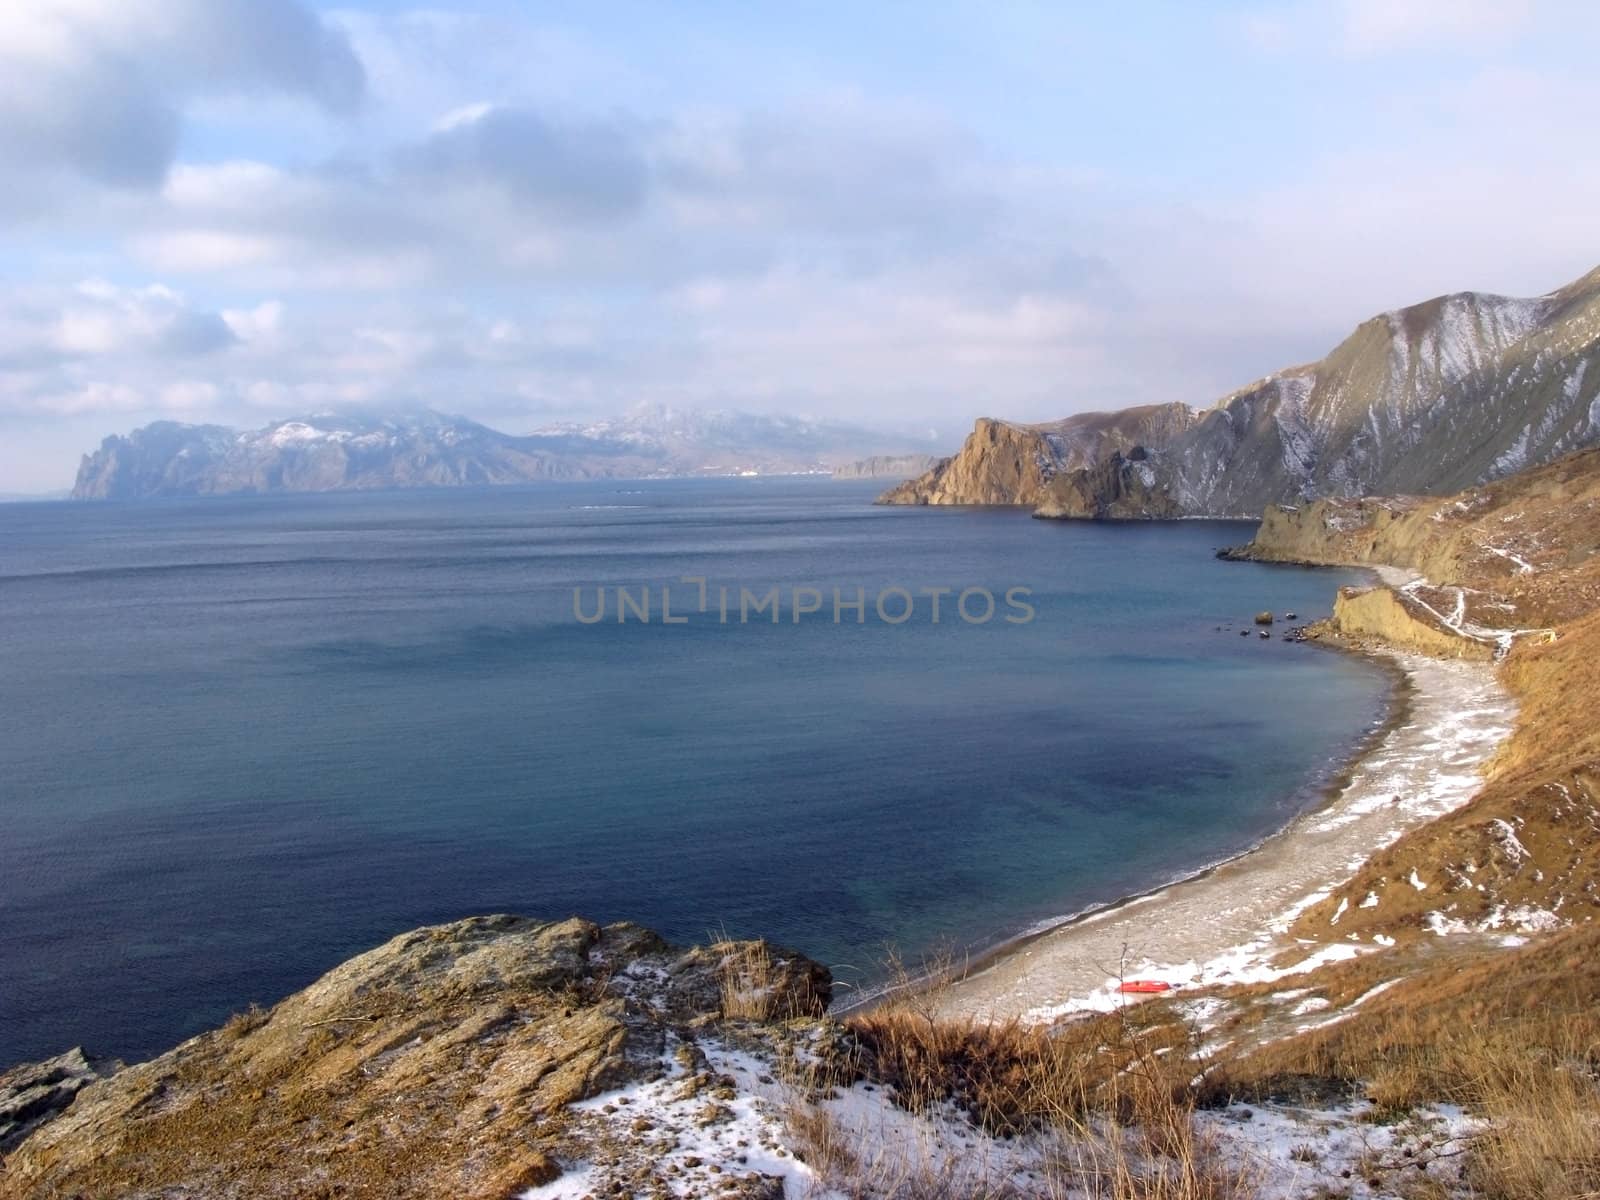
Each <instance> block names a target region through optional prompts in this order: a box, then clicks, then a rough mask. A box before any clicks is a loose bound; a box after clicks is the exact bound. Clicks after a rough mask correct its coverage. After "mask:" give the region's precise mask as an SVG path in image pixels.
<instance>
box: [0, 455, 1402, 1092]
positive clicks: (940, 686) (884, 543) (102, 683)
mask: <svg viewBox="0 0 1600 1200" xmlns="http://www.w3.org/2000/svg"><path fill="white" fill-rule="evenodd" d="M873 491H874V488H873V485H871V484H855V483H839V482H834V481H831V480H822V479H815V480H813V479H784V480H774V479H751V480H705V481H659V482H640V483H616V482H605V483H586V484H575V485H549V486H543V487H528V488H515V489H485V490H463V491H432V492H397V493H383V494H352V495H330V496H309V497H253V498H242V499H210V500H186V501H171V502H166V501H163V502H152V503H145V504H138V505H119V504H88V505H86V504H78V505H75V504H68V503H56V504H33V505H5V506H0V1064H4V1063H6V1062H10V1061H13V1060H18V1059H27V1058H30V1057H39V1056H42V1055H45V1054H49V1053H54V1052H57V1051H59V1050H61V1049H64V1048H66V1047H68V1046H71V1045H74V1044H79V1043H81V1044H83V1045H85V1046H86V1047H88V1048H89V1049H90V1050H91V1051H95V1052H99V1053H107V1054H115V1055H120V1056H124V1057H127V1058H130V1059H131V1058H136V1057H141V1056H147V1055H150V1054H153V1053H156V1052H159V1051H161V1050H163V1049H165V1048H166V1047H168V1046H170V1045H171V1044H173V1043H174V1042H175V1041H177V1040H178V1039H180V1038H182V1037H184V1036H187V1035H189V1034H192V1033H195V1032H197V1031H199V1030H201V1029H204V1028H206V1027H208V1026H210V1025H213V1024H215V1023H217V1022H218V1021H220V1020H222V1019H224V1018H225V1017H226V1016H227V1015H228V1014H229V1013H230V1012H233V1011H237V1010H239V1009H241V1008H243V1007H245V1006H247V1005H248V1004H250V1003H251V1002H253V1001H259V1002H262V1003H270V1002H272V1001H274V1000H276V999H278V998H280V997H281V996H283V995H285V994H286V993H288V992H290V991H292V990H294V989H296V988H298V987H300V986H302V985H304V984H305V983H307V982H309V981H310V980H311V979H313V978H314V977H316V976H317V975H318V974H320V973H321V972H322V971H324V970H326V969H327V968H329V967H331V966H333V965H334V964H336V963H338V962H339V961H341V960H342V959H344V958H346V957H348V956H349V955H350V954H352V953H355V952H357V951H360V950H362V949H365V948H368V947H370V946H372V945H374V944H376V943H378V942H379V941H382V940H383V939H386V938H388V937H390V936H392V935H393V934H395V933H398V932H401V931H403V930H406V929H409V928H411V927H413V926H416V925H419V924H423V923H427V922H434V921H444V920H449V919H451V918H455V917H460V916H463V915H466V914H469V913H479V912H486V911H516V912H522V913H528V914H534V915H543V916H549V917H562V916H566V915H568V914H571V913H581V914H584V915H586V916H589V917H592V918H594V919H596V920H600V921H611V920H619V919H631V920H636V921H639V922H642V923H645V924H649V925H652V926H654V927H656V928H658V929H660V930H661V931H662V932H664V933H665V934H667V935H668V936H669V937H672V938H674V939H678V940H684V941H688V940H694V939H699V938H703V937H705V936H706V934H707V933H708V932H710V931H713V930H716V931H722V930H726V931H728V932H729V933H732V934H735V935H765V936H767V937H769V938H772V939H773V940H776V941H779V942H783V943H787V944H790V945H794V946H797V947H799V948H801V949H804V950H805V951H807V952H808V953H810V954H812V955H813V956H815V957H817V958H820V959H821V960H823V961H825V962H828V963H830V964H832V965H833V966H834V967H835V968H836V970H837V972H838V974H839V975H840V977H841V978H842V979H844V980H846V981H849V982H853V983H857V984H861V983H870V982H871V980H872V978H873V977H874V973H875V971H877V970H878V969H879V968H878V967H876V966H875V964H877V963H879V962H881V961H882V958H883V955H884V952H885V949H886V947H888V946H890V945H893V946H895V947H896V948H898V950H899V951H900V952H901V953H903V954H906V955H908V956H910V957H912V958H915V956H916V955H918V954H919V953H921V952H924V951H926V950H928V949H930V948H932V947H934V946H936V945H940V944H950V945H955V946H974V945H981V944H985V943H991V942H993V941H995V940H996V939H999V938H1003V937H1005V936H1008V935H1010V934H1014V933H1016V932H1018V931H1020V930H1022V929H1024V928H1026V927H1028V926H1030V925H1032V924H1033V923H1035V922H1037V921H1040V920H1042V919H1047V918H1050V917H1052V916H1058V915H1061V914H1065V913H1069V912H1072V911H1075V910H1078V909H1081V908H1083V907H1084V906H1087V905H1091V904H1094V903H1097V902H1103V901H1108V900H1112V899H1115V898H1117V897H1119V896H1122V895H1126V894H1128V893H1131V892H1136V891H1140V890H1143V889H1145V888H1148V887H1150V886H1152V885H1153V884H1157V883H1160V882H1163V881H1166V880H1168V879H1170V878H1172V877H1174V876H1176V875H1179V874H1182V873H1186V872H1188V871H1191V870H1193V869H1195V868H1197V867H1199V866H1202V865H1204V864H1207V863H1209V862H1212V861H1215V860H1216V859H1218V858H1221V857H1223V856H1226V855H1229V854H1231V853H1234V852H1237V851H1238V850H1240V849H1241V848H1243V847H1245V846H1248V845H1249V844H1251V843H1253V842H1254V841H1256V840H1257V839H1259V838H1260V837H1262V836H1263V835H1265V834H1267V833H1269V832H1270V831H1272V830H1273V829H1275V828H1278V827H1279V826H1281V825H1283V824H1284V823H1285V822H1286V821H1287V820H1288V819H1289V818H1290V817H1291V816H1292V815H1293V814H1294V813H1295V812H1296V811H1298V810H1299V809H1301V808H1303V807H1305V806H1306V805H1308V804H1309V803H1312V802H1314V800H1315V799H1316V796H1317V790H1318V787H1319V785H1320V784H1321V782H1322V781H1324V780H1325V779H1326V777H1327V776H1328V775H1329V773H1330V772H1331V771H1332V770H1333V769H1335V768H1336V766H1337V765H1338V764H1339V763H1340V762H1342V761H1343V760H1344V759H1345V758H1347V756H1348V755H1349V754H1350V752H1351V751H1352V749H1353V748H1354V746H1355V745H1356V744H1357V742H1358V741H1359V740H1360V738H1361V737H1362V735H1363V734H1365V733H1366V732H1367V731H1368V730H1369V729H1370V728H1371V727H1372V725H1373V724H1374V722H1375V721H1376V720H1377V719H1379V718H1380V717H1381V714H1382V710H1383V708H1384V702H1385V698H1386V696H1387V692H1388V687H1389V684H1388V681H1387V679H1386V678H1385V677H1384V676H1383V675H1382V674H1381V673H1380V672H1378V671H1377V670H1376V669H1375V668H1373V667H1371V666H1370V665H1368V664H1365V663H1363V662H1361V661H1358V660H1356V659H1354V658H1351V657H1347V656H1341V655H1336V654H1330V653H1327V652H1323V651H1319V650H1317V649H1315V648H1313V647H1308V646H1302V645H1295V644H1290V643H1286V642H1283V641H1281V640H1279V639H1278V638H1274V639H1272V640H1270V641H1262V640H1260V639H1259V638H1257V637H1256V636H1255V634H1254V632H1252V633H1251V634H1250V636H1249V637H1248V638H1241V637H1239V636H1238V634H1237V630H1238V629H1240V628H1242V627H1244V626H1246V625H1247V624H1248V622H1249V619H1250V617H1251V616H1252V615H1253V614H1254V613H1255V612H1257V611H1258V610H1260V609H1272V610H1275V611H1279V612H1282V611H1285V610H1291V609H1292V610H1295V611H1297V612H1298V613H1299V614H1300V615H1301V616H1302V617H1311V616H1318V615H1322V614H1325V613H1326V612H1327V610H1328V608H1329V605H1330V604H1331V601H1332V597H1333V594H1334V591H1335V588H1336V587H1337V586H1338V585H1339V584H1341V583H1345V582H1352V581H1353V579H1354V577H1353V575H1352V574H1350V573H1347V572H1340V571H1326V570H1324V571H1312V570H1303V569H1296V568H1284V567H1269V566H1260V565H1252V564H1234V563H1223V562H1218V561H1217V560H1216V559H1215V558H1214V557H1213V550H1214V548H1215V547H1217V546H1219V545H1224V544H1230V543H1234V542H1239V541H1243V540H1245V539H1247V537H1248V536H1249V533H1250V527H1249V526H1247V525H1242V524H1238V523H1212V522H1182V523H1175V524H1132V525H1097V524H1084V523H1056V522H1041V521H1034V520H1030V519H1029V518H1028V517H1027V515H1026V514H1025V513H1022V512H1018V511H1012V510H994V509H969V510H955V509H926V508H880V507H874V506H872V505H871V504H870V500H871V498H872V495H873ZM683 576H703V577H706V579H707V580H708V587H709V588H710V589H711V592H710V595H711V597H712V599H711V608H712V611H711V612H710V613H707V614H704V615H702V614H700V613H698V612H693V613H691V619H690V620H689V621H688V622H687V623H685V624H673V625H663V624H661V622H660V612H659V596H660V588H661V587H662V586H663V585H672V603H673V608H674V611H675V612H676V613H680V614H681V613H682V612H683V611H684V609H685V608H693V607H694V604H695V602H697V600H698V595H697V591H698V589H697V587H696V586H695V585H687V584H682V583H678V582H677V581H678V580H679V579H680V578H681V577H683ZM618 585H624V586H629V587H630V588H632V591H633V594H634V595H635V596H637V595H638V594H639V592H640V590H641V589H642V588H644V587H650V588H651V589H652V600H653V611H652V617H653V618H654V619H653V620H652V621H651V622H650V623H649V624H644V623H641V622H639V621H637V620H629V621H627V622H625V623H620V624H619V623H617V621H616V620H615V606H614V592H610V593H608V598H609V599H610V604H611V607H610V609H609V611H608V619H607V620H605V621H603V622H600V623H596V624H592V625H586V624H583V623H581V622H580V621H578V620H577V619H576V618H575V616H574V610H573V589H574V588H575V587H577V588H581V589H584V591H583V593H582V596H583V604H584V606H585V608H586V609H589V610H592V608H593V605H594V604H595V602H596V595H597V593H596V590H595V589H596V588H598V587H602V586H604V587H607V588H615V587H616V586H618ZM719 585H725V586H730V587H732V588H733V589H734V593H733V595H734V600H733V612H732V614H731V619H730V621H729V623H728V624H722V623H720V622H719V620H718V618H717V614H716V611H715V610H716V600H715V595H716V588H717V587H718V586H719ZM739 587H747V588H749V589H750V590H751V591H752V592H753V593H756V594H762V593H764V592H765V591H766V590H767V589H769V588H772V587H778V588H780V590H781V596H782V599H783V603H784V606H785V607H784V612H783V614H782V620H781V621H780V622H779V623H778V624H776V625H774V624H771V623H770V622H768V621H767V620H766V619H765V617H764V616H763V617H762V618H761V619H758V620H754V621H751V622H749V623H746V624H740V623H739V622H738V620H737V595H738V592H737V589H738V588H739ZM797 587H800V588H804V587H815V588H816V589H817V590H818V591H819V592H820V593H822V595H823V596H824V597H825V602H824V606H823V610H822V612H820V613H818V614H809V615H804V616H803V617H802V619H801V621H800V622H799V623H795V622H794V621H793V620H792V616H791V608H792V598H793V589H795V588H797ZM835 587H838V588H841V589H842V591H843V593H844V595H845V597H846V598H851V597H853V595H854V592H855V589H856V588H857V587H861V588H863V589H864V590H865V593H866V595H867V597H868V610H867V620H866V621H865V623H863V624H859V625H858V624H855V623H854V614H853V613H851V612H849V611H846V612H845V613H844V614H843V616H844V618H845V620H844V622H843V623H841V624H838V625H835V624H834V623H833V620H832V612H831V608H832V590H833V588H835ZM891 587H903V588H905V589H907V591H909V592H911V593H912V594H913V598H914V600H916V601H917V605H916V607H915V609H914V612H913V616H912V618H911V619H910V620H908V621H906V622H904V623H902V624H897V625H896V624H889V623H887V622H885V621H883V620H881V619H879V617H878V615H877V614H876V612H875V611H873V608H872V598H873V597H874V596H875V595H876V594H877V593H878V592H879V591H880V590H881V589H885V588H891ZM933 587H950V588H953V589H956V590H957V591H959V590H961V589H963V588H969V587H980V588H987V589H990V590H991V591H992V592H993V593H994V594H995V595H996V598H997V600H998V601H999V607H998V609H997V612H996V615H995V617H994V618H993V619H992V620H991V621H989V622H988V623H986V624H981V625H980V624H969V623H967V622H965V621H963V620H961V619H960V618H959V616H955V615H953V613H952V611H951V607H950V606H951V605H952V603H953V600H954V597H953V596H951V597H946V598H945V599H944V601H943V603H944V610H943V612H942V614H941V617H942V619H941V620H940V621H939V622H938V623H935V622H933V620H932V619H931V613H930V603H929V601H928V600H927V598H926V597H925V596H919V595H918V593H919V589H923V588H933ZM1013 587H1022V588H1027V589H1030V591H1031V595H1030V596H1028V597H1027V603H1029V604H1031V605H1032V606H1033V609H1034V612H1035V616H1034V619H1033V620H1032V621H1031V622H1027V623H1008V622H1006V621H1004V620H1003V616H1004V615H1006V614H1007V613H1008V612H1009V613H1011V614H1012V615H1017V614H1018V612H1019V610H1017V609H1007V608H1006V606H1005V603H1004V599H1003V593H1004V592H1005V591H1006V590H1007V589H1009V588H1013ZM902 607H903V601H902V600H900V599H899V598H898V597H896V598H894V599H891V600H889V601H887V602H886V608H887V611H888V612H889V613H890V615H892V616H894V615H898V612H899V610H900V609H901V608H902ZM981 607H982V606H981V604H979V603H977V602H976V601H974V602H973V603H972V604H971V605H969V608H970V609H972V610H973V611H974V612H976V611H977V610H979V609H981ZM1218 626H1224V627H1226V629H1227V630H1228V632H1219V630H1218V628H1217V627H1218ZM1280 629H1281V626H1280Z"/></svg>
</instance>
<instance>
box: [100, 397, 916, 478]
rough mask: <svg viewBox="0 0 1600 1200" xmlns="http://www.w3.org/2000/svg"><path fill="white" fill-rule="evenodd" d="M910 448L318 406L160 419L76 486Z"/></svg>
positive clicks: (776, 462)
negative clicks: (497, 426)
mask: <svg viewBox="0 0 1600 1200" xmlns="http://www.w3.org/2000/svg"><path fill="white" fill-rule="evenodd" d="M904 448H905V444H904V439H898V438H895V437H893V436H891V435H885V434H879V433H874V432H872V431H870V430H866V429H860V428H856V427H853V426H846V425H838V424H827V423H819V422H807V421H801V420H798V419H794V418H787V417H767V416H759V415H755V414H749V413H733V412H697V411H694V410H679V409H668V408H654V407H652V408H636V409H634V410H632V411H631V412H629V413H628V414H626V415H624V416H623V417H620V418H617V419H615V420H610V421H603V422H596V423H594V424H590V425H584V426H576V425H565V426H555V427H551V428H548V429H544V430H540V431H537V432H535V433H532V434H527V435H520V436H519V435H512V434H506V433H501V432H499V431H498V430H494V429H491V428H489V427H488V426H486V425H480V424H478V423H477V422H475V421H469V420H467V419H465V418H463V417H453V416H445V415H443V414H441V413H437V412H432V411H422V412H411V413H323V414H318V415H315V416H308V417H302V418H297V419H295V420H289V421H277V422H274V423H272V424H270V425H267V426H266V427H265V428H262V429H256V430H249V431H244V432H241V431H237V430H233V429H228V428H224V427H222V426H219V425H181V424H178V423H176V422H172V421H158V422H156V423H154V424H151V425H146V426H144V427H142V428H140V429H136V430H134V431H133V432H132V433H130V434H127V435H126V436H118V437H108V438H106V439H105V441H104V442H102V443H101V445H100V448H99V449H98V450H97V451H95V452H94V453H93V454H88V455H85V456H84V458H83V462H82V464H81V465H80V466H79V468H78V479H77V484H76V486H75V487H74V488H73V491H72V494H73V496H74V497H76V498H78V499H138V498H143V497H148V496H166V495H220V494H226V493H237V492H277V491H292V492H321V491H340V490H351V489H373V488H386V487H448V486H456V485H471V484H503V483H526V482H530V481H534V480H574V479H597V478H599V479H605V478H644V477H651V476H671V475H705V474H710V475H716V474H724V475H726V474H782V473H794V472H827V471H829V470H831V468H832V467H833V466H835V465H837V464H839V463H842V462H848V461H850V460H852V459H854V458H857V457H860V456H861V455H863V454H869V453H872V452H874V451H885V450H899V449H904Z"/></svg>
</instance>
